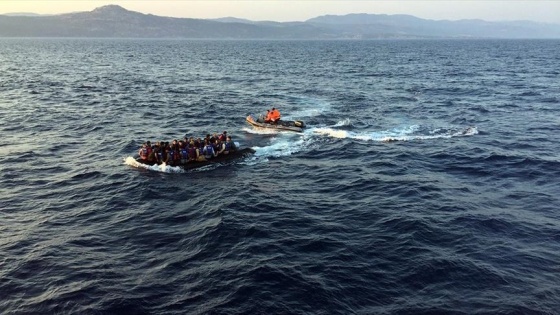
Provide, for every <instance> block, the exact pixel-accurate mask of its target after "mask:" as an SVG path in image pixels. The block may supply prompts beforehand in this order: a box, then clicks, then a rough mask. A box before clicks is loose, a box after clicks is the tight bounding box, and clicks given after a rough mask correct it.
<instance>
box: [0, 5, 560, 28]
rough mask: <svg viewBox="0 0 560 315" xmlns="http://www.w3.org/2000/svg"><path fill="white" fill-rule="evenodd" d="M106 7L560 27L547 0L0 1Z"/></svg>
mask: <svg viewBox="0 0 560 315" xmlns="http://www.w3.org/2000/svg"><path fill="white" fill-rule="evenodd" d="M107 4H118V5H120V6H122V7H124V8H125V9H128V10H132V11H138V12H142V13H151V14H154V15H162V16H173V17H188V18H202V19H207V18H219V17H227V16H232V17H238V18H245V19H250V20H255V21H261V20H271V21H278V22H285V21H304V20H307V19H309V18H313V17H316V16H320V15H325V14H334V15H343V14H348V13H374V14H410V15H414V16H417V17H420V18H425V19H434V20H443V19H447V20H459V19H483V20H487V21H504V20H532V21H538V22H550V23H556V24H560V0H550V1H538V0H537V1H515V0H513V1H512V0H510V1H486V0H476V1H413V0H411V1H372V0H362V1H341V0H334V1H318V0H304V1H296V0H276V1H266V0H258V1H255V0H253V1H237V0H236V1H233V0H232V1H217V0H158V1H147V0H145V1H97V0H89V1H86V0H72V1H71V0H66V1H46V0H44V1H27V0H17V1H12V0H0V14H2V13H12V12H33V13H41V14H57V13H67V12H76V11H91V10H93V9H95V8H96V7H100V6H103V5H107Z"/></svg>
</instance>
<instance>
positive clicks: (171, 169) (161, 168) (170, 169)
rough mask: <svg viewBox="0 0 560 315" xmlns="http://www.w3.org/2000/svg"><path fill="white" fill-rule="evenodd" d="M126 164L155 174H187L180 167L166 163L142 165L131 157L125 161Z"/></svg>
mask: <svg viewBox="0 0 560 315" xmlns="http://www.w3.org/2000/svg"><path fill="white" fill-rule="evenodd" d="M124 164H126V165H130V166H133V167H136V168H143V169H146V170H148V171H153V172H162V173H185V170H184V169H183V168H182V167H180V166H169V165H166V164H165V163H163V164H160V165H157V164H154V165H146V164H142V163H138V162H137V161H136V159H134V158H133V157H132V156H129V157H127V158H125V159H124Z"/></svg>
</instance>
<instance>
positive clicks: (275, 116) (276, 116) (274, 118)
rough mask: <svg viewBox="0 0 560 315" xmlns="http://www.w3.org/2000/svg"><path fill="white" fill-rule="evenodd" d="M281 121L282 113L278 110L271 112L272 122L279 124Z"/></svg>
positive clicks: (274, 109)
mask: <svg viewBox="0 0 560 315" xmlns="http://www.w3.org/2000/svg"><path fill="white" fill-rule="evenodd" d="M279 120H280V112H279V111H278V110H277V109H276V108H274V107H273V108H272V110H271V111H270V122H271V123H277V122H278V121H279Z"/></svg>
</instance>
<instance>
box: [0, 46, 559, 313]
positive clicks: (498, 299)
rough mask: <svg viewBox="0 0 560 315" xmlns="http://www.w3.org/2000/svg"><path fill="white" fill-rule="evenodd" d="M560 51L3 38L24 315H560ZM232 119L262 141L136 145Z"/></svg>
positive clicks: (7, 140)
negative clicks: (172, 161) (208, 152)
mask: <svg viewBox="0 0 560 315" xmlns="http://www.w3.org/2000/svg"><path fill="white" fill-rule="evenodd" d="M559 52H560V41H536V40H533V41H529V40H526V41H523V40H516V41H509V40H501V41H494V40H485V41H477V40H465V41H463V40H455V41H445V40H433V41H431V40H423V41H203V40H200V41H187V40H176V41H172V40H170V41H167V40H102V39H96V40H94V39H92V40H85V39H1V40H0V132H1V137H0V176H1V178H0V218H1V220H0V313H2V314H438V313H439V314H558V312H559V309H560V212H559V211H560V180H559V178H560V138H559V136H558V131H559V130H560V54H559ZM273 106H275V107H277V108H279V109H280V110H281V112H282V114H283V117H284V118H285V119H299V120H303V121H304V122H306V124H307V125H308V128H307V129H306V131H305V132H303V133H302V134H296V133H289V132H281V133H275V132H265V131H263V130H258V129H254V128H252V127H250V126H249V125H248V124H247V123H246V122H245V117H246V116H247V115H248V114H260V113H262V112H264V111H265V110H266V109H268V108H270V107H273ZM469 127H470V129H467V128H469ZM224 130H227V131H228V133H230V134H232V135H233V136H234V140H235V141H236V142H237V143H238V144H239V146H241V147H252V148H254V149H255V150H256V153H255V155H254V156H252V157H248V158H245V159H241V160H238V161H235V162H233V163H230V164H227V165H219V166H210V167H206V168H203V169H198V170H194V171H183V170H181V169H179V168H173V167H169V166H168V167H161V168H158V167H155V168H151V169H147V168H143V167H138V166H135V165H134V163H133V162H132V161H131V160H132V158H133V157H135V156H136V154H137V151H138V148H139V146H140V145H141V144H142V142H144V141H146V140H151V141H158V140H166V141H170V140H172V139H175V138H180V137H183V136H184V135H186V134H187V135H192V136H204V135H205V134H207V133H214V132H222V131H224Z"/></svg>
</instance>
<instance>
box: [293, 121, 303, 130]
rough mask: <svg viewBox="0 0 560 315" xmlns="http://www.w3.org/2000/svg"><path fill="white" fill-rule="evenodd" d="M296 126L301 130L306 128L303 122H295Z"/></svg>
mask: <svg viewBox="0 0 560 315" xmlns="http://www.w3.org/2000/svg"><path fill="white" fill-rule="evenodd" d="M294 125H295V126H296V127H300V128H303V127H304V126H305V124H304V123H303V121H301V120H296V121H294Z"/></svg>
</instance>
